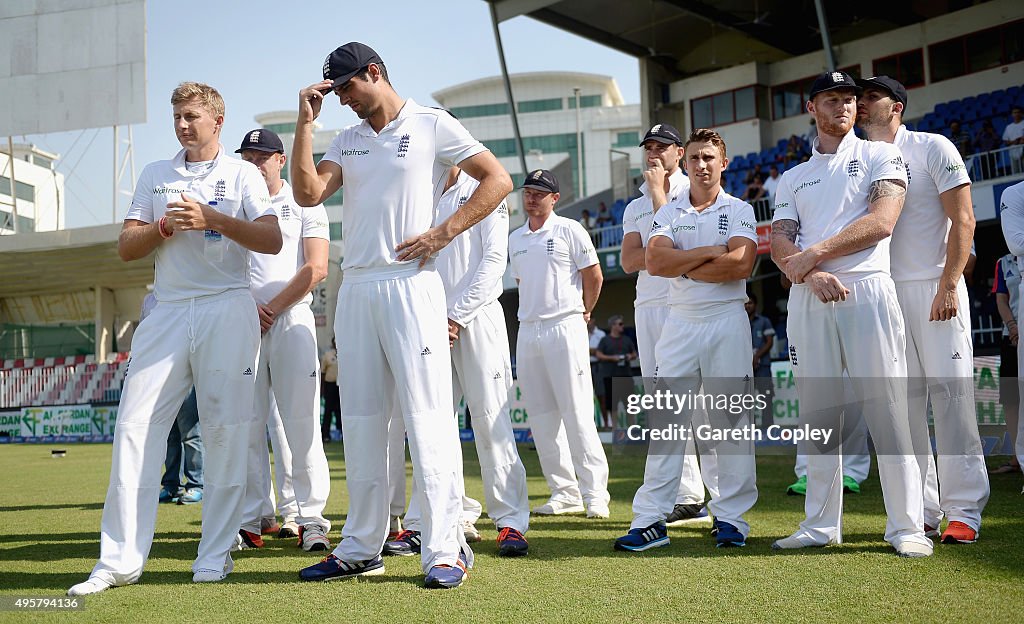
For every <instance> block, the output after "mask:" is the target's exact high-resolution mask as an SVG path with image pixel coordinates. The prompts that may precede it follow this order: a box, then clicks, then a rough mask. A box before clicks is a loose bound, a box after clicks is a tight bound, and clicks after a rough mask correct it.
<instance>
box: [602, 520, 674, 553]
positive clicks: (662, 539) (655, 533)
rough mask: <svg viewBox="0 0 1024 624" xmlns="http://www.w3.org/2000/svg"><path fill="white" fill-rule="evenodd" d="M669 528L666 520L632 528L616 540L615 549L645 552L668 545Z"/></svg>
mask: <svg viewBox="0 0 1024 624" xmlns="http://www.w3.org/2000/svg"><path fill="white" fill-rule="evenodd" d="M668 544H669V539H668V529H666V528H665V523H664V522H655V523H654V524H652V525H651V526H649V527H644V528H642V529H641V528H636V529H630V530H629V533H626V534H625V535H623V536H622V537H620V538H619V539H617V540H615V550H628V551H629V552H643V551H645V550H648V549H650V548H658V547H659V546H668Z"/></svg>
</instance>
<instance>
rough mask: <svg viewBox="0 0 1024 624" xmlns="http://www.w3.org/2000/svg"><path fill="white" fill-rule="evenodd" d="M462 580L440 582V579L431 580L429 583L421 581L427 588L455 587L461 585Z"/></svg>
mask: <svg viewBox="0 0 1024 624" xmlns="http://www.w3.org/2000/svg"><path fill="white" fill-rule="evenodd" d="M462 583H463V581H462V580H460V581H459V582H458V583H442V582H441V581H431V582H429V583H423V586H424V587H426V588H427V589H455V588H456V587H461V586H462Z"/></svg>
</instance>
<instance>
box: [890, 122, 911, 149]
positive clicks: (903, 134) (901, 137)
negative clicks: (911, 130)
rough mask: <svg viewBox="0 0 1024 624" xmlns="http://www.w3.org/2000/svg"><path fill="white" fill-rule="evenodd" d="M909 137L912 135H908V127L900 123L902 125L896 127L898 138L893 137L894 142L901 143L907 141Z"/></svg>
mask: <svg viewBox="0 0 1024 624" xmlns="http://www.w3.org/2000/svg"><path fill="white" fill-rule="evenodd" d="M908 138H910V137H908V136H907V127H906V126H905V125H903V124H900V127H899V128H897V129H896V138H894V139H893V143H894V144H896V145H899V144H901V143H903V142H904V141H906V140H907V139H908Z"/></svg>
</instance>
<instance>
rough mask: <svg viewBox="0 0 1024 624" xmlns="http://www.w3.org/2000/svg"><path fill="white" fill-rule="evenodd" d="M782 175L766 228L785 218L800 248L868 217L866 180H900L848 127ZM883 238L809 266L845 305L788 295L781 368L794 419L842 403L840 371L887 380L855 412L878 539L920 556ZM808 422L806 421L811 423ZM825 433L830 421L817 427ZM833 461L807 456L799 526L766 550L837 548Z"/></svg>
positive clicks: (883, 147) (916, 485)
mask: <svg viewBox="0 0 1024 624" xmlns="http://www.w3.org/2000/svg"><path fill="white" fill-rule="evenodd" d="M812 152H813V154H812V156H811V159H810V160H809V161H808V162H805V163H802V164H800V165H797V166H796V167H794V168H793V169H790V170H789V171H786V173H784V174H783V176H782V181H781V182H780V183H779V187H778V189H777V191H776V194H775V216H774V222H775V223H778V222H779V221H781V220H790V221H794V222H796V224H797V227H798V231H797V236H796V245H797V246H798V247H799V248H801V249H806V248H807V247H809V246H811V245H813V244H815V243H817V242H820V241H822V240H825V239H828V238H830V237H833V236H835V235H837V234H839V233H840V232H842V231H843V230H845V229H846V228H847V227H849V226H850V224H852V223H853V222H855V221H856V220H858V219H860V218H861V217H863V216H864V215H866V214H868V208H869V203H868V195H869V191H870V188H871V185H872V183H874V182H876V181H880V180H894V181H897V182H902V183H904V184H905V183H906V179H907V176H906V170H905V168H904V166H903V157H902V156H901V155H900V153H899V150H898V149H896V147H895V146H893V145H889V144H887V143H881V142H876V141H863V140H861V139H858V138H857V136H856V135H855V134H854V133H853V131H852V130H850V132H848V133H847V134H846V135H845V136H844V137H843V139H842V140H841V142H840V144H839V146H838V148H837V150H836V153H834V154H825V153H822V152H820V151H818V143H817V140H815V144H814V148H813V150H812ZM890 241H891V239H890V238H883V239H882V240H880V241H879V242H878V243H876V244H874V245H871V246H869V247H866V248H864V249H862V250H860V251H857V252H854V253H851V254H848V255H845V256H840V257H837V258H833V259H829V260H825V261H823V262H821V263H820V264H819V265H818V268H819V269H821V270H823V271H826V272H828V273H831V274H832V275H834V276H836V278H838V279H839V281H840V282H841V283H842V284H843V285H844V286H845V287H846V288H847V289H849V290H850V294H849V295H847V298H846V301H836V302H832V303H821V302H820V301H819V300H818V298H817V297H816V296H815V295H814V294H813V293H812V292H811V290H810V288H809V287H808V286H807V285H806V284H797V285H794V287H793V289H792V291H791V294H790V305H789V320H788V324H787V331H788V337H789V341H790V354H789V355H790V363H791V364H792V366H793V373H794V375H795V377H796V382H797V393H798V395H799V397H800V408H801V409H800V411H801V414H804V413H808V414H813V413H819V414H823V415H828V414H830V413H834V412H835V408H836V407H837V406H836V402H837V399H836V397H842V396H843V394H842V388H843V380H842V375H843V371H844V369H845V370H846V371H847V372H849V374H850V377H851V378H852V379H853V380H854V382H855V386H856V382H857V380H891V381H893V382H894V383H887V384H885V385H884V388H879V389H878V390H879V391H883V392H885V393H886V400H882V401H874V402H872V403H869V404H865V405H864V410H863V415H864V419H865V420H866V422H867V425H868V431H869V432H870V434H871V438H872V439H873V440H875V443H876V445H878V444H882V443H885V445H886V448H885V449H884V452H879V453H878V473H879V479H880V481H881V485H882V491H883V493H884V500H885V507H886V513H887V515H888V522H887V524H886V531H885V540H886V541H887V542H889V543H890V544H891V545H892V546H893V547H894V548H896V549H897V551H899V550H900V548H901V547H902V546H903V544H904V543H910V544H915V545H916V547H917V548H920V549H924V550H927V551H928V552H930V549H931V541H930V540H929V539H928V538H927V537H925V536H924V530H923V527H924V512H923V494H922V485H921V476H920V473H919V471H918V468H917V460H916V458H915V457H914V453H913V445H912V444H911V439H910V422H909V415H908V411H907V403H906V390H905V387H904V386H901V385H900V384H899V381H900V380H904V379H905V378H906V375H907V365H906V358H905V347H906V340H905V335H904V331H903V319H902V314H901V312H900V308H899V304H898V302H897V300H896V289H895V286H894V284H893V282H892V278H891V277H890V276H889V245H890ZM812 424H813V423H812ZM821 424H822V426H835V422H834V421H831V420H830V422H825V423H821ZM841 463H842V462H841V456H839V455H837V454H835V453H829V454H822V453H821V452H820V451H813V450H809V455H808V458H807V498H806V500H805V502H804V511H805V513H806V519H805V520H804V521H803V522H802V523H801V524H800V527H799V529H798V531H797V532H796V533H794V534H793V535H792V536H791V537H789V538H786V539H785V540H779V541H778V542H776V543H775V544H774V545H773V546H775V547H778V548H798V547H804V546H824V545H827V544H831V543H840V542H841V541H842V527H841V519H842V500H843V488H842V476H843V475H842V466H841Z"/></svg>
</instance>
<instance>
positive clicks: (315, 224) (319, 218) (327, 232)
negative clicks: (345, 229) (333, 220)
mask: <svg viewBox="0 0 1024 624" xmlns="http://www.w3.org/2000/svg"><path fill="white" fill-rule="evenodd" d="M302 238H322V239H324V240H331V228H330V226H329V225H328V222H327V209H326V208H324V205H323V204H317V205H316V206H313V207H311V208H303V209H302Z"/></svg>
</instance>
